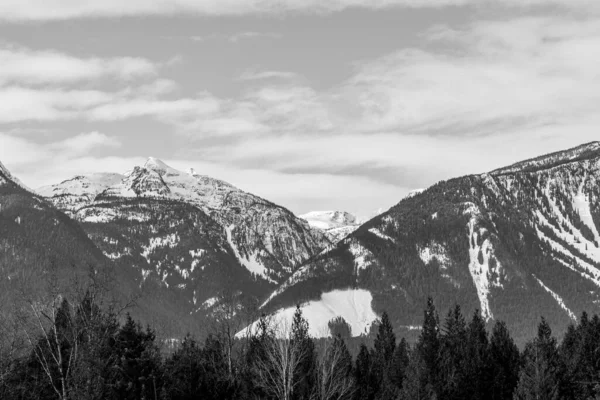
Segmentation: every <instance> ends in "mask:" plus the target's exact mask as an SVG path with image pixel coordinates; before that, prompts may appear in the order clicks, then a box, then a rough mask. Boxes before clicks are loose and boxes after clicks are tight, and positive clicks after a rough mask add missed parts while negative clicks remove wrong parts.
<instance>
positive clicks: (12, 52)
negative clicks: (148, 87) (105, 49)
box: [0, 46, 158, 85]
mask: <svg viewBox="0 0 600 400" xmlns="http://www.w3.org/2000/svg"><path fill="white" fill-rule="evenodd" d="M0 65H2V68H0V85H2V84H10V83H24V84H69V83H75V82H81V81H90V80H98V79H100V78H104V77H111V78H116V79H120V80H130V79H133V78H138V77H148V76H153V75H156V74H157V70H158V66H157V65H156V64H154V63H152V62H150V61H149V60H146V59H142V58H135V57H115V58H78V57H74V56H71V55H68V54H64V53H60V52H57V51H52V50H46V51H35V50H31V49H27V48H23V47H15V46H6V47H4V48H0Z"/></svg>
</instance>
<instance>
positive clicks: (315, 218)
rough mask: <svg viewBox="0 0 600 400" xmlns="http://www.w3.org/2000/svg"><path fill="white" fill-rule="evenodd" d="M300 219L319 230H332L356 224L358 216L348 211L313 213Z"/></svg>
mask: <svg viewBox="0 0 600 400" xmlns="http://www.w3.org/2000/svg"><path fill="white" fill-rule="evenodd" d="M299 217H300V218H302V219H303V220H305V221H307V222H308V224H309V225H310V226H312V227H313V228H317V229H332V228H340V227H342V226H347V225H353V224H355V223H356V216H355V215H353V214H350V213H349V212H346V211H311V212H309V213H306V214H304V215H300V216H299Z"/></svg>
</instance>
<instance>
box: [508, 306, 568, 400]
mask: <svg viewBox="0 0 600 400" xmlns="http://www.w3.org/2000/svg"><path fill="white" fill-rule="evenodd" d="M559 374H560V361H559V356H558V351H557V348H556V339H555V338H553V337H552V331H551V329H550V326H549V325H548V323H547V322H546V320H545V319H544V318H542V321H541V322H540V324H539V326H538V335H537V337H536V338H535V339H534V341H533V342H532V343H529V344H527V347H526V348H525V353H524V363H523V368H522V370H521V372H520V374H519V384H518V386H517V390H516V391H515V396H514V398H515V399H516V400H541V399H544V400H557V399H560V375H559Z"/></svg>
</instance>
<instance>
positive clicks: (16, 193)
mask: <svg viewBox="0 0 600 400" xmlns="http://www.w3.org/2000/svg"><path fill="white" fill-rule="evenodd" d="M113 273H114V270H113V268H112V264H111V263H110V261H109V260H108V259H106V257H104V255H103V254H102V252H101V251H100V250H99V249H98V248H97V247H96V246H95V245H94V243H93V242H92V241H91V240H90V239H89V238H88V237H87V235H86V233H85V232H84V231H83V229H82V228H81V226H80V225H79V224H78V223H77V222H75V221H73V220H72V219H70V218H69V217H68V216H66V215H65V214H63V213H62V212H60V211H59V210H57V209H56V208H54V207H53V206H52V205H51V204H49V203H47V202H46V201H45V200H44V199H42V198H40V197H38V196H37V195H35V194H33V193H32V192H30V191H29V190H28V189H27V188H25V187H24V186H23V185H22V184H21V183H20V182H19V181H18V180H17V179H16V178H14V177H13V176H12V175H11V174H10V173H9V172H8V171H7V170H6V168H4V167H3V166H2V165H1V164H0V305H1V307H2V308H4V311H6V312H12V311H14V307H15V304H17V303H19V302H20V301H24V300H26V299H27V300H28V301H38V299H39V297H40V296H43V295H44V294H46V293H47V292H48V290H50V288H51V287H56V288H58V290H60V291H61V292H63V291H64V289H66V288H68V287H71V288H73V286H76V284H77V282H79V283H81V284H82V285H83V284H84V282H85V281H86V280H88V278H89V277H90V276H91V275H94V276H96V277H97V278H98V279H100V276H104V277H106V276H107V275H112V274H113ZM115 289H116V290H115V291H116V292H123V291H122V290H121V289H123V287H115Z"/></svg>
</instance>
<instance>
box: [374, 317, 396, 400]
mask: <svg viewBox="0 0 600 400" xmlns="http://www.w3.org/2000/svg"><path fill="white" fill-rule="evenodd" d="M395 350H396V335H395V334H394V330H393V328H392V324H391V322H390V319H389V317H388V314H387V313H386V312H384V313H383V315H382V316H381V322H380V323H379V325H378V329H377V337H376V338H375V349H374V357H373V367H372V369H371V371H372V374H373V376H374V378H375V380H376V382H377V392H378V393H377V398H378V399H381V400H388V399H394V398H395V397H397V388H396V386H395V385H394V383H393V382H392V378H391V375H390V372H391V370H390V368H391V366H392V365H391V364H392V360H393V357H394V351H395Z"/></svg>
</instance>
